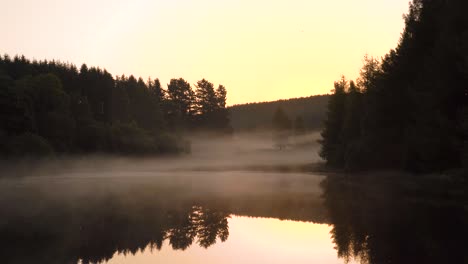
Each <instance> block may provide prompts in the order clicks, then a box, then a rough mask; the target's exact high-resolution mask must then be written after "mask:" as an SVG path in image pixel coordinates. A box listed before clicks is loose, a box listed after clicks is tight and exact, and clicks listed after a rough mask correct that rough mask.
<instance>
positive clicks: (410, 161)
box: [320, 0, 468, 172]
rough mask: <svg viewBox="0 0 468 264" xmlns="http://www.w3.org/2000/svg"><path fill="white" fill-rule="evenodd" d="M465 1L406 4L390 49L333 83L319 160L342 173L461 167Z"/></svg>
mask: <svg viewBox="0 0 468 264" xmlns="http://www.w3.org/2000/svg"><path fill="white" fill-rule="evenodd" d="M466 10H468V2H466V1H464V0H451V1H445V0H413V1H412V2H411V3H410V8H409V13H408V14H407V15H405V16H404V19H405V28H404V31H403V33H402V35H401V38H400V41H399V43H398V46H397V47H396V48H395V49H393V50H391V51H390V52H389V53H388V54H386V55H385V56H384V57H383V58H382V59H381V60H377V59H375V58H372V57H367V56H366V57H365V59H364V66H363V67H362V69H361V71H360V77H359V78H358V79H357V81H356V82H354V81H348V80H346V78H345V77H342V78H341V79H340V80H339V81H337V82H335V89H334V93H333V95H332V96H331V98H330V100H329V103H328V112H327V118H326V121H325V126H324V128H323V131H322V140H321V144H322V149H321V152H320V154H321V156H322V157H323V158H324V159H325V160H326V162H327V164H328V165H330V166H332V167H336V168H344V169H347V170H359V169H382V168H386V169H388V168H389V169H403V170H410V171H415V172H430V171H441V170H447V169H452V168H461V167H464V168H467V167H468V17H467V16H466V14H465V11H466Z"/></svg>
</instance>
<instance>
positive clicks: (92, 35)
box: [0, 0, 409, 105]
mask: <svg viewBox="0 0 468 264" xmlns="http://www.w3.org/2000/svg"><path fill="white" fill-rule="evenodd" d="M408 3H409V0H353V1H350V0H326V1H323V0H322V1H318V0H165V1H163V0H79V1H78V0H73V1H72V0H41V1H37V0H14V1H13V0H0V6H1V9H2V15H1V16H0V32H1V33H2V34H1V35H2V37H1V40H0V54H9V55H10V56H14V55H16V54H19V55H25V56H26V57H27V58H31V59H33V58H34V59H38V60H42V59H49V60H51V59H55V60H60V61H64V62H71V63H73V64H76V65H77V66H80V65H81V64H82V63H86V64H87V65H88V66H99V67H101V68H105V69H107V70H108V71H109V72H110V73H112V74H113V75H114V76H115V75H122V74H125V75H127V76H128V75H130V74H133V75H135V76H137V77H142V78H143V79H145V80H146V79H148V78H149V77H151V78H153V79H154V78H159V79H160V80H161V83H162V84H163V85H164V86H165V85H166V84H167V83H168V82H169V80H170V79H171V78H179V77H182V78H184V79H186V80H187V81H189V82H190V83H191V84H194V83H196V81H198V80H200V79H202V78H205V79H207V80H209V81H211V82H213V83H214V84H215V85H216V86H217V85H218V84H223V85H224V86H226V88H227V91H228V100H227V101H228V102H227V103H228V105H233V104H240V103H247V102H260V101H271V100H277V99H286V98H294V97H303V96H310V95H316V94H325V93H329V92H330V91H331V90H332V89H333V82H334V81H335V80H337V79H339V78H340V76H341V75H345V76H347V77H348V78H350V79H355V78H356V77H357V76H358V73H359V69H360V68H361V66H362V61H363V57H364V55H365V54H369V55H371V56H374V57H377V58H380V57H382V56H383V55H385V54H386V53H387V52H388V51H389V50H390V49H392V48H394V47H395V46H396V45H397V43H398V40H399V37H400V34H401V32H402V30H403V26H404V24H403V23H404V22H403V18H402V15H403V14H404V13H406V12H407V9H408Z"/></svg>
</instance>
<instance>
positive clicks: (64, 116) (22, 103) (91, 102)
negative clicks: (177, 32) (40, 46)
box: [0, 55, 230, 157]
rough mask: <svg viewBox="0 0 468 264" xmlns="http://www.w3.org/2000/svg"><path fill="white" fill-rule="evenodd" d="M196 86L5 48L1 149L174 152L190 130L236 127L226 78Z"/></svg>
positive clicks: (14, 152) (17, 152)
mask: <svg viewBox="0 0 468 264" xmlns="http://www.w3.org/2000/svg"><path fill="white" fill-rule="evenodd" d="M196 87H197V89H196V90H195V91H194V90H192V87H191V85H190V84H189V83H188V82H187V81H185V80H184V79H182V78H180V79H172V80H171V81H170V83H169V84H168V89H167V90H164V89H162V87H161V84H160V82H159V80H158V79H156V80H151V79H149V80H148V81H147V82H145V81H143V79H141V78H139V79H137V78H135V77H134V76H129V77H126V76H123V75H122V76H118V77H116V78H114V77H113V76H112V75H111V74H109V73H108V72H107V71H106V70H102V69H99V68H88V67H87V66H86V65H82V66H81V68H80V69H79V70H78V69H77V68H76V67H75V66H74V65H71V64H66V63H60V62H56V61H30V60H28V59H26V58H25V57H24V56H22V57H18V56H16V57H15V58H13V59H12V58H10V57H9V56H8V55H5V56H0V120H1V122H0V155H2V156H8V157H11V156H25V155H27V156H44V155H51V154H53V153H69V154H70V153H91V152H107V153H122V154H158V153H170V152H178V151H180V150H182V149H184V148H186V145H187V144H185V143H184V141H183V140H180V135H183V134H184V133H187V132H189V131H193V130H200V129H210V130H215V131H218V132H222V133H226V132H229V131H230V125H229V116H228V112H227V110H226V89H225V88H224V86H222V85H220V86H219V87H218V88H217V89H216V90H215V89H214V88H213V84H212V83H210V82H208V81H206V80H205V79H203V80H201V81H199V82H198V83H197V85H196Z"/></svg>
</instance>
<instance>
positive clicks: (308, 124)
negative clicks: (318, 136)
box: [228, 95, 329, 131]
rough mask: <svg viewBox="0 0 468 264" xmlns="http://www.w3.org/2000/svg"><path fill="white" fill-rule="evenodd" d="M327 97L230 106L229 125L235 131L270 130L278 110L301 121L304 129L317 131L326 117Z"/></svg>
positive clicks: (315, 96)
mask: <svg viewBox="0 0 468 264" xmlns="http://www.w3.org/2000/svg"><path fill="white" fill-rule="evenodd" d="M328 98H329V95H314V96H309V97H302V98H292V99H287V100H278V101H273V102H260V103H248V104H239V105H234V106H230V107H229V108H228V109H229V112H230V114H231V115H230V116H231V124H232V127H233V129H234V130H235V131H252V130H262V129H263V130H271V129H275V125H274V124H273V123H272V119H273V118H274V115H275V113H276V112H277V110H278V108H280V109H282V111H284V113H285V114H286V115H288V116H289V118H291V119H292V120H295V119H302V120H303V121H304V126H305V129H307V130H309V131H318V130H320V129H321V127H322V124H323V120H324V119H325V116H326V110H327V102H328Z"/></svg>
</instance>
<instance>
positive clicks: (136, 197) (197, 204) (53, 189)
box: [0, 174, 325, 264]
mask: <svg viewBox="0 0 468 264" xmlns="http://www.w3.org/2000/svg"><path fill="white" fill-rule="evenodd" d="M217 176H219V175H213V176H212V177H213V178H212V179H211V180H212V181H215V178H216V177H217ZM279 176H280V174H278V175H272V177H266V178H265V179H267V180H268V182H270V183H269V184H263V183H262V185H258V184H257V183H255V182H253V181H252V180H251V183H252V186H251V187H249V188H248V189H246V187H243V189H245V190H239V189H237V188H234V189H232V190H231V191H230V190H229V189H228V188H227V185H226V184H230V181H229V180H228V179H227V178H226V179H224V180H225V181H226V182H227V183H225V182H223V184H218V185H217V187H218V188H221V189H222V191H219V192H218V191H216V192H215V191H213V189H211V187H210V188H209V190H208V189H205V188H206V182H205V181H199V182H197V183H195V182H189V184H187V182H188V181H186V180H183V181H181V182H182V184H180V185H177V186H175V185H170V184H165V183H164V181H163V180H159V181H157V182H153V180H152V178H151V177H148V178H143V177H142V178H134V179H131V180H127V179H125V180H119V179H114V180H113V181H112V183H113V185H112V186H110V185H109V184H110V182H109V181H108V180H105V179H104V180H102V179H97V180H94V179H93V180H91V179H89V178H86V179H85V178H83V179H81V180H77V179H75V178H58V179H53V180H49V181H47V185H42V182H44V181H43V180H41V179H38V180H37V181H34V182H33V183H31V182H30V181H28V182H27V183H24V182H15V183H8V184H2V185H0V186H1V193H0V214H1V215H2V217H1V219H0V237H2V240H0V256H2V260H1V261H0V262H1V263H13V264H16V263H77V262H80V263H102V262H106V261H108V260H110V259H111V258H112V257H113V256H114V255H115V254H123V255H134V254H136V253H137V252H141V251H143V250H145V249H148V248H149V249H153V250H158V251H159V250H162V247H163V245H165V246H166V247H170V248H171V249H172V250H177V251H184V250H186V249H187V248H189V247H190V246H192V245H197V247H200V248H208V247H210V246H212V245H214V244H215V243H222V242H225V241H226V240H227V239H228V238H229V235H230V234H229V227H228V219H229V217H230V215H231V214H237V215H246V216H254V217H273V218H279V219H293V220H300V221H304V220H308V221H315V222H322V223H323V222H325V210H324V208H323V206H322V202H321V199H320V194H319V193H315V192H310V190H311V189H314V188H316V187H313V188H304V189H303V191H302V190H298V189H296V190H293V189H292V188H294V185H290V184H283V183H284V181H285V179H284V178H283V177H284V176H281V177H282V178H281V181H276V180H273V179H275V178H274V177H279ZM191 177H192V176H191ZM258 178H260V176H258ZM172 179H173V178H172ZM216 179H217V180H219V178H216ZM257 180H258V179H257ZM272 180H273V181H272ZM119 181H121V182H120V183H118V184H116V182H119ZM286 181H287V180H286ZM318 181H319V180H315V182H314V184H315V185H317V182H318ZM172 182H174V181H171V183H172ZM277 182H281V184H277ZM36 183H37V184H36ZM38 184H39V185H38ZM202 185H203V186H202ZM260 186H263V188H261V187H260ZM265 186H267V187H266V189H264V188H265ZM252 190H254V191H252ZM250 235H251V236H252V237H253V236H255V234H250Z"/></svg>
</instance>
